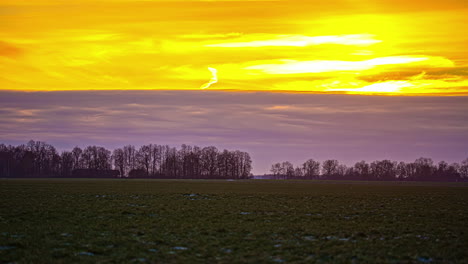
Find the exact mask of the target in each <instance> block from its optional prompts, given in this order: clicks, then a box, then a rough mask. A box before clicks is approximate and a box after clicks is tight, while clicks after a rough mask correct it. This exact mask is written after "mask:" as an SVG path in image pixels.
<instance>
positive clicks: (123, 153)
mask: <svg viewBox="0 0 468 264" xmlns="http://www.w3.org/2000/svg"><path fill="white" fill-rule="evenodd" d="M251 170H252V160H251V158H250V155H249V153H247V152H242V151H238V150H236V151H229V150H226V149H225V150H223V151H221V150H218V149H217V148H216V147H213V146H209V147H204V148H200V147H198V146H190V145H185V144H183V145H182V146H181V147H180V149H177V148H175V147H170V146H168V145H157V144H149V145H143V146H141V147H140V148H136V147H135V146H133V145H127V146H124V147H122V148H117V149H114V150H113V151H111V150H108V149H106V148H104V147H100V146H87V147H85V148H84V149H81V148H79V147H75V148H73V149H72V150H71V151H63V152H61V153H59V152H58V151H57V149H56V148H55V147H54V146H52V145H50V144H47V143H45V142H42V141H33V140H31V141H29V142H28V143H27V144H22V145H19V146H12V145H9V146H6V145H5V144H0V177H4V178H5V177H78V178H80V177H86V178H88V177H100V178H114V177H115V178H116V177H125V178H176V179H178V178H180V179H189V178H199V179H201V178H220V179H247V178H250V177H251Z"/></svg>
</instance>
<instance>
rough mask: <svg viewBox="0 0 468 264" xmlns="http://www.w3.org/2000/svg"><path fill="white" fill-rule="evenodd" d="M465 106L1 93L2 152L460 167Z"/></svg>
mask: <svg viewBox="0 0 468 264" xmlns="http://www.w3.org/2000/svg"><path fill="white" fill-rule="evenodd" d="M466 100H467V99H466V97H378V96H350V95H319V94H315V95H314V94H287V93H233V92H214V91H212V92H207V91H201V90H200V91H146V92H145V91H139V92H136V91H133V92H130V91H121V92H110V91H109V92H97V91H96V92H47V93H17V92H0V123H1V124H2V125H1V126H0V142H4V143H12V144H19V143H25V142H26V141H27V140H29V139H35V140H45V141H47V142H49V143H53V144H54V145H57V146H59V147H60V148H61V149H68V148H72V147H73V146H75V145H80V146H83V145H84V144H99V145H104V146H106V147H109V148H114V147H118V146H122V145H124V144H135V145H141V144H146V143H158V144H166V143H167V144H170V145H174V146H178V145H179V144H182V143H186V144H197V145H200V146H206V145H215V146H218V147H219V148H228V149H240V150H244V151H248V152H250V153H251V154H252V157H253V159H254V172H255V173H264V172H267V171H268V169H269V165H270V164H271V163H273V162H276V161H281V160H289V161H292V162H295V163H299V162H301V161H303V160H305V159H306V158H315V159H319V160H324V159H327V158H337V159H339V160H342V161H344V162H346V163H348V164H353V163H354V162H356V161H359V160H361V159H365V160H368V161H371V160H375V159H384V158H389V159H396V160H414V159H416V158H418V157H420V156H428V157H432V158H434V159H435V160H441V159H444V160H447V161H449V162H452V161H460V160H462V159H464V158H466V155H467V152H466V150H467V149H468V122H467V120H468V107H467V104H466Z"/></svg>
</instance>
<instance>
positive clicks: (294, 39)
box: [205, 34, 381, 48]
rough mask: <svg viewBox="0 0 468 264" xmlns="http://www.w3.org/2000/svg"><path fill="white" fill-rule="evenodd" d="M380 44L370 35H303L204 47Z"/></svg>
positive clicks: (246, 38) (245, 38)
mask: <svg viewBox="0 0 468 264" xmlns="http://www.w3.org/2000/svg"><path fill="white" fill-rule="evenodd" d="M379 42H381V40H377V39H375V38H374V36H373V35H370V34H354V35H336V36H313V37H311V36H303V35H263V34H252V35H246V36H242V37H240V38H239V40H237V41H236V42H224V43H217V44H207V45H205V46H206V47H219V48H258V47H275V46H277V47H281V46H291V47H306V46H311V45H323V44H337V45H357V46H366V45H372V44H376V43H379Z"/></svg>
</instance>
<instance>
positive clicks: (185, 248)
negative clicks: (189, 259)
mask: <svg viewBox="0 0 468 264" xmlns="http://www.w3.org/2000/svg"><path fill="white" fill-rule="evenodd" d="M172 249H174V250H188V248H187V247H173V248H172Z"/></svg>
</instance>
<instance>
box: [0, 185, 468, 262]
mask: <svg viewBox="0 0 468 264" xmlns="http://www.w3.org/2000/svg"><path fill="white" fill-rule="evenodd" d="M0 199H1V201H2V202H1V204H0V263H71V262H89V263H95V262H101V263H106V262H107V263H116V262H119V263H131V262H137V263H138V262H142V263H244V262H251V263H311V262H312V263H314V262H315V263H468V250H467V249H468V185H467V184H456V183H445V184H444V183H443V184H435V183H434V184H432V183H370V182H314V181H267V180H252V181H222V180H212V181H207V180H87V179H76V180H74V179H49V180H48V179H35V180H28V179H22V180H13V179H8V180H0Z"/></svg>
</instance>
